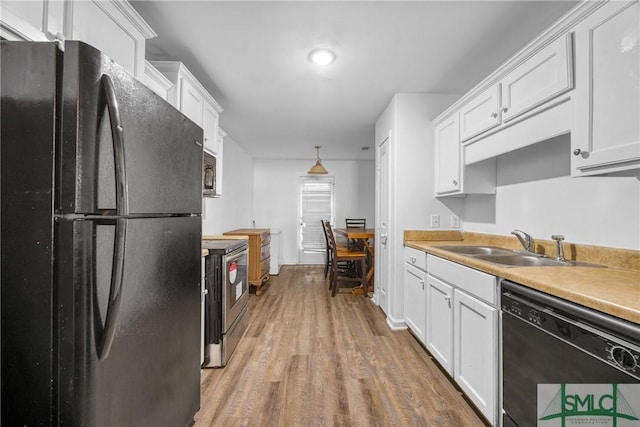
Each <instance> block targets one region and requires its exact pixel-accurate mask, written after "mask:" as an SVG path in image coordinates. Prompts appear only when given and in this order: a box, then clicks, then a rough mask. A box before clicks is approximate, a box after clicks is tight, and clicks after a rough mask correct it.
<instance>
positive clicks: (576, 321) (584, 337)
mask: <svg viewBox="0 0 640 427" xmlns="http://www.w3.org/2000/svg"><path fill="white" fill-rule="evenodd" d="M511 288H513V286H508V287H505V286H504V283H503V289H502V292H501V301H500V307H501V309H502V313H503V316H514V317H516V318H518V319H520V321H522V322H525V323H527V324H529V325H531V326H533V327H536V328H538V329H541V330H543V331H545V332H546V333H548V334H550V335H552V336H553V337H555V338H557V339H559V340H562V341H564V342H566V343H568V344H570V345H571V346H573V347H575V348H578V349H580V350H582V351H583V352H585V353H587V354H590V355H591V356H593V357H596V358H598V359H600V360H601V361H603V362H605V363H607V364H609V365H610V366H613V367H615V368H617V369H618V370H621V371H625V372H627V373H629V374H630V375H632V376H633V377H635V378H638V379H640V343H639V342H636V341H635V340H627V339H625V337H623V336H621V335H618V334H616V333H615V332H614V331H613V328H611V327H610V326H611V325H600V324H599V323H597V322H596V321H600V322H602V320H603V318H604V317H605V316H603V315H601V314H598V315H595V316H593V315H591V317H589V316H590V315H589V313H588V312H587V311H586V310H584V309H580V310H579V311H578V310H574V309H572V307H569V306H568V304H567V303H564V305H563V306H562V307H561V306H560V304H558V305H557V306H556V305H555V304H553V303H554V301H552V300H550V298H545V297H544V296H543V297H541V298H540V299H539V300H538V299H535V298H534V297H535V296H537V295H534V292H533V291H531V290H524V291H523V292H516V291H515V290H512V289H511ZM532 296H533V297H532ZM567 307H568V309H566V308H567ZM585 313H586V315H584V316H583V314H585ZM605 320H606V319H605ZM503 322H504V320H503ZM606 326H609V327H606Z"/></svg>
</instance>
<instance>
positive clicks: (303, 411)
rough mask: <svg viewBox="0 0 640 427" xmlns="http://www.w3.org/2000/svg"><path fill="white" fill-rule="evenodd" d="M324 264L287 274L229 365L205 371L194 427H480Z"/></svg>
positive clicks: (253, 316) (406, 341) (255, 303)
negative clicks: (332, 288)
mask: <svg viewBox="0 0 640 427" xmlns="http://www.w3.org/2000/svg"><path fill="white" fill-rule="evenodd" d="M347 292H348V290H346V289H345V290H342V291H341V293H339V294H338V295H336V296H335V297H334V298H331V295H330V292H329V289H328V281H327V280H325V279H324V277H323V266H284V267H283V268H282V270H281V272H280V274H279V275H278V276H272V278H271V280H270V282H269V284H267V285H265V289H264V293H263V294H262V295H261V296H260V297H256V296H255V295H251V298H250V302H249V313H250V314H249V316H250V318H249V322H250V323H249V328H248V330H247V332H246V333H245V335H244V337H243V338H242V340H241V341H240V343H239V345H238V347H237V348H236V351H235V353H234V355H233V356H232V358H231V360H230V362H229V364H228V365H227V366H226V367H225V368H222V369H206V370H203V371H202V380H201V382H202V397H201V409H200V411H199V412H198V413H197V414H196V422H195V426H197V427H201V426H225V427H226V426H325V425H326V426H443V427H444V426H446V427H455V426H465V427H466V426H483V425H484V423H483V421H482V420H481V418H480V417H479V416H478V415H477V414H476V413H475V412H474V411H473V410H472V409H471V408H470V407H469V405H468V404H467V403H466V401H465V400H464V398H463V397H462V396H461V393H460V392H459V391H458V390H456V388H455V387H454V386H453V385H452V384H451V382H450V381H449V380H448V379H447V378H446V376H445V374H444V373H443V372H442V371H441V370H440V369H439V368H438V367H437V366H436V364H435V362H434V361H433V360H431V359H430V357H429V355H428V353H427V352H426V351H425V350H424V349H423V348H422V347H421V346H420V344H419V343H418V342H417V341H416V340H415V339H414V338H413V337H412V336H411V334H410V333H409V332H408V331H392V330H390V329H389V327H388V326H387V324H386V322H385V316H384V313H382V311H381V310H380V309H379V308H378V307H377V306H376V305H375V304H373V303H372V302H371V300H370V299H368V298H363V297H362V296H353V295H351V294H350V293H347Z"/></svg>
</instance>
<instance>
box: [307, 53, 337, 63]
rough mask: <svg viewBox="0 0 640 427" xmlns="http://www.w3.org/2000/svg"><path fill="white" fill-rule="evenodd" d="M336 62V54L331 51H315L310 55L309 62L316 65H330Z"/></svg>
mask: <svg viewBox="0 0 640 427" xmlns="http://www.w3.org/2000/svg"><path fill="white" fill-rule="evenodd" d="M335 60H336V54H335V53H334V52H333V51H331V50H329V49H315V50H312V51H311V52H310V53H309V61H311V62H312V63H314V64H316V65H322V66H324V65H329V64H331V63H332V62H333V61H335Z"/></svg>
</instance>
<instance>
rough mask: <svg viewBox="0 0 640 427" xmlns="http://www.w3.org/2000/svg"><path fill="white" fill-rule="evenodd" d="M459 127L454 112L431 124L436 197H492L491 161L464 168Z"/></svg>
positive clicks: (494, 185)
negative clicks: (472, 195)
mask: <svg viewBox="0 0 640 427" xmlns="http://www.w3.org/2000/svg"><path fill="white" fill-rule="evenodd" d="M459 124H460V123H459V120H458V113H457V112H456V113H454V114H452V115H451V116H450V117H446V118H445V119H444V120H441V121H440V122H439V123H436V124H435V156H434V158H435V164H434V172H435V185H434V192H435V195H436V197H442V196H464V195H466V194H495V192H496V167H495V165H496V162H495V159H490V160H487V161H485V162H481V163H477V164H474V165H470V166H465V165H464V158H463V157H464V156H463V154H462V153H461V147H462V145H461V143H460V126H459Z"/></svg>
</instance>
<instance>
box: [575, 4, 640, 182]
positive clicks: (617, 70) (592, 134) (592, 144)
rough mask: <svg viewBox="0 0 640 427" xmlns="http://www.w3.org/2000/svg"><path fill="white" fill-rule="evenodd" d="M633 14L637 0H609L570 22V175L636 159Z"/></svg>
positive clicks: (638, 9) (639, 108)
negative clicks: (572, 110)
mask: <svg viewBox="0 0 640 427" xmlns="http://www.w3.org/2000/svg"><path fill="white" fill-rule="evenodd" d="M639 15H640V6H639V3H638V2H634V3H627V2H610V3H607V4H605V5H604V6H602V8H600V9H598V10H597V11H596V12H594V13H593V15H591V16H589V17H588V18H587V19H585V20H584V21H582V22H581V23H580V24H578V26H577V27H576V30H575V31H576V61H577V63H576V89H577V91H576V98H575V101H576V102H575V104H576V108H577V111H576V112H577V116H576V124H577V126H576V129H575V132H572V134H571V148H572V150H573V156H572V160H571V162H572V170H573V174H574V175H575V176H581V175H590V174H594V173H603V172H616V171H621V170H626V169H634V168H637V167H638V164H640V126H638V116H639V115H640V84H638V79H639V77H638V75H639V74H640V60H639V55H640V47H639V46H638V24H639V22H638V16H639ZM634 37H635V38H634ZM574 135H575V138H574Z"/></svg>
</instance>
